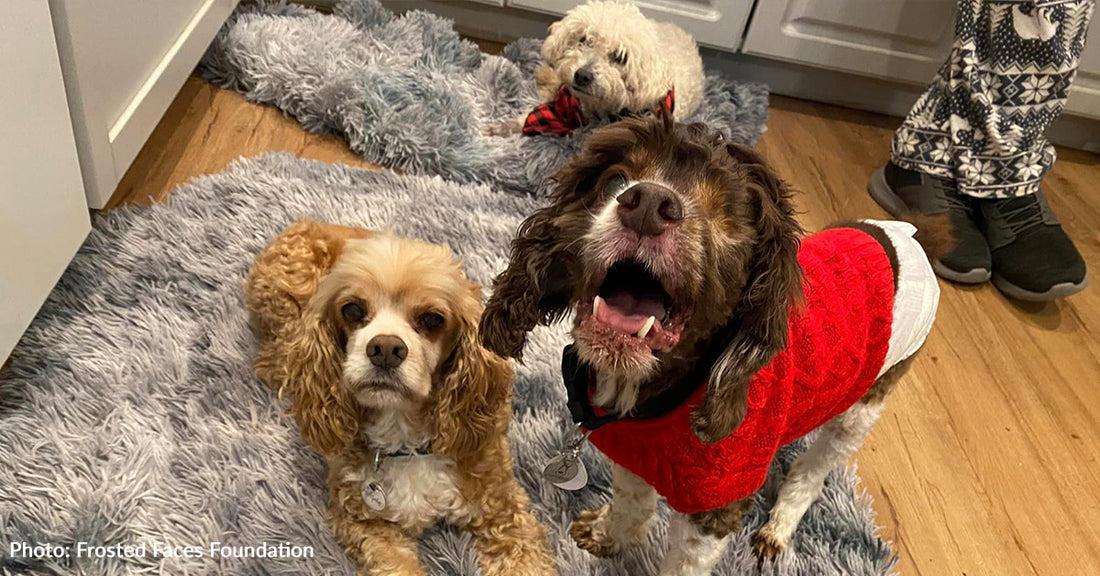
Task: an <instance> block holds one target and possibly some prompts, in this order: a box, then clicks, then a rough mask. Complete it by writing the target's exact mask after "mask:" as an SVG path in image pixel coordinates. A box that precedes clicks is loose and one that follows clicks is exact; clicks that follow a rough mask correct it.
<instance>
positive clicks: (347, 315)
mask: <svg viewBox="0 0 1100 576" xmlns="http://www.w3.org/2000/svg"><path fill="white" fill-rule="evenodd" d="M340 315H341V316H343V317H344V321H345V322H347V323H348V324H356V323H358V322H362V321H363V318H365V317H366V315H367V311H366V310H364V309H363V306H362V305H361V304H359V303H358V302H348V303H347V304H344V305H343V306H341V307H340Z"/></svg>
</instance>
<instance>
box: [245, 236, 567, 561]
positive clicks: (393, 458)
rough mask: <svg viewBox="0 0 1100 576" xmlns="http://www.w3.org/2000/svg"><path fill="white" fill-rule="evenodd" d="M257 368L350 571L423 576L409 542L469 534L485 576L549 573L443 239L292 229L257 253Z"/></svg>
mask: <svg viewBox="0 0 1100 576" xmlns="http://www.w3.org/2000/svg"><path fill="white" fill-rule="evenodd" d="M246 299H247V302H248V308H249V311H250V312H251V314H252V320H253V324H254V325H255V327H256V330H257V332H258V333H259V336H260V339H261V348H260V353H259V356H258V357H257V359H256V372H257V373H258V374H259V376H260V378H261V379H262V380H263V381H264V382H266V383H267V384H268V385H269V386H271V387H272V388H274V389H276V390H278V391H279V395H280V397H282V398H289V400H290V413H291V414H292V415H293V417H294V419H295V420H296V421H297V423H298V426H299V427H300V429H301V432H302V436H303V437H304V438H305V440H306V441H307V442H308V443H309V444H310V445H311V446H312V447H313V448H315V449H316V450H318V451H319V452H321V453H322V454H323V455H324V456H325V458H326V459H327V461H328V469H329V494H330V498H329V511H330V513H331V516H332V527H333V530H334V531H335V533H336V537H337V539H338V540H339V542H340V543H341V544H342V545H343V546H344V547H345V549H346V550H347V552H348V554H349V555H350V556H352V557H353V558H355V559H356V560H357V561H358V562H359V563H360V566H361V568H360V570H359V573H360V574H364V575H368V574H369V575H375V576H383V575H385V576H393V575H399V576H403V575H409V576H411V575H420V574H424V570H423V568H422V567H421V566H420V563H419V559H418V557H417V545H416V540H415V539H416V537H417V536H418V535H419V534H420V533H421V532H422V531H423V530H424V529H426V528H428V527H429V526H431V525H433V524H435V523H436V522H438V521H440V520H443V521H446V522H450V523H452V524H456V525H458V526H462V527H465V528H467V529H469V530H470V531H471V532H472V533H473V534H474V537H475V541H476V545H477V550H478V554H479V560H480V565H481V573H482V574H484V575H486V576H513V575H523V576H526V575H531V576H547V575H550V574H554V573H555V567H554V561H553V559H552V558H551V556H550V554H549V552H548V549H547V540H546V532H545V530H544V529H543V527H542V526H541V525H540V524H539V523H538V522H537V520H536V519H535V517H534V516H533V515H532V514H531V513H530V511H529V510H528V497H527V494H526V493H524V491H523V490H522V489H521V488H520V487H519V485H518V484H517V483H516V480H515V478H514V477H513V475H512V458H511V455H510V452H509V448H508V423H509V421H510V419H511V391H512V371H511V368H510V366H509V365H508V363H507V362H506V361H504V360H502V359H500V358H498V357H497V356H495V355H493V354H492V353H490V352H488V351H486V350H485V349H483V348H482V347H481V345H480V344H479V343H478V340H477V324H478V319H479V318H480V316H481V288H480V287H479V286H478V285H477V284H476V283H474V282H471V281H469V280H467V279H466V277H465V276H464V275H463V273H462V269H461V266H460V263H459V262H458V260H457V259H456V258H455V257H454V255H453V254H451V252H450V250H448V249H447V248H446V247H444V246H436V245H431V244H426V243H424V242H419V241H416V240H410V239H405V238H399V237H396V236H394V235H392V234H385V233H374V232H370V231H367V230H362V229H358V228H346V227H342V226H333V225H327V224H320V223H317V222H310V221H302V222H298V223H296V224H293V225H292V226H290V227H289V228H287V229H286V230H285V231H284V232H283V233H282V234H281V235H279V237H277V238H276V239H275V240H274V241H273V242H272V243H271V244H270V245H269V246H267V247H266V248H265V249H264V250H263V251H262V252H261V253H260V254H259V255H258V256H257V257H256V262H255V264H254V265H253V267H252V270H251V272H250V274H249V278H248V284H247V287H246Z"/></svg>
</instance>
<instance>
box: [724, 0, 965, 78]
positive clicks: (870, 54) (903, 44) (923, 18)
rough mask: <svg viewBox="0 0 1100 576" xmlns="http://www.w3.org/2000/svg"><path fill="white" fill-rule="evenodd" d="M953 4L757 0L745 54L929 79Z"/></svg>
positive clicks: (948, 33) (939, 0) (944, 47)
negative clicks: (758, 0)
mask: <svg viewBox="0 0 1100 576" xmlns="http://www.w3.org/2000/svg"><path fill="white" fill-rule="evenodd" d="M955 6H956V0H760V2H757V6H756V12H755V14H753V19H752V25H751V26H749V33H748V35H747V36H746V37H745V45H744V48H743V50H744V51H745V52H747V53H750V54H757V55H761V56H771V57H775V58H780V59H783V60H790V61H794V62H799V63H803V64H812V65H815V66H819V67H824V68H831V69H834V70H841V71H845V72H855V73H857V74H865V75H871V76H879V77H883V78H889V79H892V80H902V81H906V82H913V83H918V84H925V83H927V82H929V81H930V80H931V79H932V78H933V76H934V75H935V73H936V71H937V70H939V67H940V66H941V65H942V64H943V62H944V60H945V59H946V58H947V54H948V53H949V52H950V50H951V43H952V41H953V39H954V15H955Z"/></svg>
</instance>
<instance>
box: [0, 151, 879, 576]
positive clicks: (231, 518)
mask: <svg viewBox="0 0 1100 576" xmlns="http://www.w3.org/2000/svg"><path fill="white" fill-rule="evenodd" d="M536 203H537V200H535V199H532V198H528V197H522V196H515V195H510V194H501V193H497V192H493V191H491V190H490V189H489V188H488V187H486V186H484V185H459V184H457V183H452V182H445V181H443V180H442V179H441V178H439V177H423V176H421V177H413V176H399V175H396V174H393V173H391V172H371V171H366V170H360V169H353V168H348V167H344V166H329V165H326V164H323V163H319V162H312V161H305V160H300V159H297V158H295V157H294V156H292V155H289V154H270V155H264V156H260V157H258V158H255V159H251V160H242V161H238V162H237V163H235V164H233V165H232V166H231V167H230V168H228V169H227V170H226V171H225V172H224V173H222V174H217V175H213V176H207V177H203V178H200V179H197V180H195V181H193V182H192V183H190V184H188V185H185V186H183V187H181V188H180V189H178V190H177V191H176V192H175V193H173V194H172V195H171V196H170V199H169V202H168V203H167V204H165V205H156V206H153V207H151V208H143V207H137V208H126V209H121V210H115V211H112V212H109V213H106V214H103V215H101V216H100V217H99V218H98V219H97V221H96V225H95V229H94V230H93V231H92V233H91V235H90V236H89V238H88V240H87V241H86V242H85V244H84V246H83V248H81V250H80V253H79V254H78V255H77V256H76V258H75V260H74V261H73V263H72V264H71V265H70V267H69V269H68V271H67V272H66V273H65V275H64V277H63V278H62V279H61V281H60V283H59V284H58V286H57V287H56V289H54V291H53V294H52V295H51V296H50V298H49V300H48V301H47V303H46V304H45V306H44V307H43V309H42V311H41V312H40V313H39V315H38V317H37V318H36V319H35V321H34V323H33V324H32V325H31V327H30V329H29V330H28V331H27V333H26V335H25V336H24V338H23V340H22V342H21V343H20V344H19V346H18V347H17V348H16V350H15V352H14V354H13V357H12V358H13V362H12V366H11V370H10V372H9V373H8V374H7V375H6V377H4V379H3V380H0V463H2V464H0V574H15V573H30V574H92V575H99V574H118V575H122V574H135V575H136V574H139V573H146V574H148V573H152V574H241V575H245V574H247V575H297V574H352V573H353V572H354V567H353V565H352V563H351V562H350V561H349V560H348V559H347V558H346V557H345V555H344V553H343V550H342V549H341V548H340V547H339V546H338V545H337V544H336V542H335V540H334V539H333V537H332V535H331V533H330V531H329V528H328V526H327V524H326V520H325V505H326V489H325V464H324V461H323V459H322V458H321V457H320V456H319V455H317V454H316V453H314V452H313V451H312V450H310V449H309V448H307V447H306V445H305V444H304V443H303V441H302V439H301V437H300V435H299V434H298V432H297V430H296V428H295V426H294V423H293V421H292V420H291V419H290V418H289V417H287V416H285V415H284V413H283V406H282V405H281V404H280V402H279V399H278V398H277V397H276V395H275V394H273V393H272V391H271V390H269V389H268V388H267V386H265V385H264V384H263V383H262V382H260V381H259V380H258V379H257V378H256V377H255V375H254V372H253V369H252V358H253V356H254V355H255V353H256V350H257V342H256V337H255V336H254V335H253V333H252V331H251V329H250V327H249V324H248V315H247V312H246V310H245V305H244V298H243V294H242V286H243V283H244V280H245V276H246V272H247V270H248V267H249V265H250V264H251V261H252V259H253V257H254V256H255V254H256V253H257V252H258V251H259V250H260V249H261V248H262V247H263V246H264V245H265V244H266V243H267V242H268V241H269V240H270V239H271V238H273V237H274V236H275V235H276V234H278V232H279V231H280V230H282V229H283V228H284V227H285V226H286V225H287V224H289V223H291V222H292V221H294V220H296V219H299V218H303V217H311V218H315V219H319V220H322V221H328V222H336V223H342V224H351V225H360V226H366V227H371V228H379V229H383V228H391V227H392V229H393V230H394V231H396V232H397V233H399V234H403V235H408V236H415V237H419V238H423V239H426V240H429V241H432V242H441V243H447V244H449V245H450V246H451V247H452V248H453V249H454V250H455V251H456V252H457V253H458V254H460V255H461V256H462V257H463V260H464V262H465V267H466V270H467V272H468V273H469V275H470V276H471V277H472V278H474V279H476V280H477V281H480V282H482V283H487V282H489V280H490V279H491V278H492V277H493V276H494V274H495V273H496V272H498V271H500V270H502V269H503V267H504V266H505V263H506V246H507V245H508V241H509V240H510V238H511V236H512V234H513V232H514V230H515V229H516V227H517V225H518V224H519V222H520V220H521V219H522V217H523V215H524V214H526V213H529V212H530V211H531V210H532V209H534V208H535V207H536ZM566 340H567V338H566V334H565V331H564V330H563V329H561V328H558V329H554V330H546V329H540V330H538V331H537V332H536V334H535V335H534V336H533V337H532V340H531V342H532V346H531V348H530V349H529V350H528V352H527V354H526V358H527V361H526V364H525V365H521V366H519V367H518V380H517V382H516V395H515V405H514V407H513V408H514V409H513V413H514V416H515V420H514V423H513V426H512V433H511V441H512V446H513V448H514V454H515V460H516V470H517V473H518V474H519V476H520V481H521V483H522V485H523V486H524V488H525V489H526V490H527V491H528V492H529V493H530V494H531V496H532V500H533V502H534V507H535V511H536V513H537V514H538V516H539V518H540V519H541V520H542V521H543V522H544V523H546V524H547V525H549V526H550V527H551V530H550V531H551V534H552V539H553V548H554V550H555V551H556V554H557V557H558V558H559V560H560V566H561V574H563V575H564V576H574V575H588V574H592V575H595V574H602V575H622V576H644V575H648V574H654V573H655V571H656V568H657V566H658V565H659V561H660V559H661V558H662V557H663V556H664V554H665V551H666V547H667V544H666V529H667V519H668V510H667V508H666V507H665V505H664V504H662V505H661V511H660V514H661V520H660V521H659V522H657V523H656V525H655V526H654V527H653V528H652V529H651V531H650V534H649V544H648V545H647V546H636V547H633V548H630V549H629V550H627V551H626V552H625V553H624V554H623V555H622V556H621V557H619V558H615V559H610V560H599V559H596V558H594V557H592V556H590V555H588V554H587V553H585V552H582V551H581V550H579V549H578V548H577V547H576V546H574V545H573V543H572V542H571V541H570V539H569V537H568V535H567V528H568V525H569V522H570V520H571V519H573V518H575V517H576V516H577V514H578V513H579V512H580V510H582V509H584V508H589V507H595V506H599V505H601V504H602V503H604V502H605V501H607V500H608V498H609V492H608V489H609V486H610V478H609V470H608V466H607V464H606V463H605V462H604V461H603V460H602V458H601V457H599V455H598V454H596V453H595V452H594V450H593V449H592V448H591V447H588V448H586V449H585V451H584V453H583V457H584V459H585V463H586V465H587V466H588V467H589V470H591V471H592V475H593V479H592V482H591V484H590V486H589V487H588V488H586V489H584V490H582V491H579V492H565V491H562V490H559V489H557V488H555V487H553V486H551V485H549V484H547V483H545V482H543V481H542V480H541V479H540V475H539V473H538V471H539V470H541V467H542V465H543V463H544V462H545V461H546V460H547V459H548V458H550V457H551V456H552V455H553V453H554V452H555V450H556V448H557V447H558V446H559V445H560V444H559V440H560V438H561V436H562V434H563V432H564V430H566V428H567V426H568V424H569V422H568V413H567V411H566V409H565V394H564V390H563V387H562V386H561V383H560V382H561V381H560V368H559V362H560V353H561V346H562V345H563V344H564V343H565V342H566ZM802 449H803V445H802V443H795V444H794V445H792V446H789V447H787V448H786V449H784V450H783V451H782V452H781V454H780V457H779V458H778V460H777V462H776V463H775V464H774V465H773V470H772V477H771V478H770V479H769V480H768V483H767V485H766V487H765V489H764V491H763V493H762V496H761V497H760V498H759V500H758V502H757V505H756V507H755V509H754V510H753V511H752V513H751V514H750V515H749V516H748V522H747V525H746V526H745V528H744V529H743V530H742V531H741V532H740V533H738V534H736V535H735V537H734V539H733V544H732V546H730V549H729V550H728V552H727V553H726V556H725V558H724V559H723V560H722V562H721V564H720V567H719V568H718V569H717V570H716V572H715V573H716V574H719V575H723V576H732V575H734V574H755V573H758V572H757V567H756V562H755V560H754V558H753V556H752V554H751V551H750V539H751V535H752V534H753V533H755V531H756V530H758V529H759V528H760V526H761V525H762V523H763V521H764V520H765V515H766V511H767V509H768V508H769V507H770V506H771V503H772V501H773V499H774V498H775V494H776V487H777V482H778V481H779V479H780V478H781V477H782V475H783V470H785V469H786V468H787V467H788V466H789V465H790V462H791V460H792V458H793V457H794V456H795V454H797V453H798V452H799V451H801V450H802ZM858 480H859V479H858V477H857V475H856V473H855V472H854V471H853V470H851V469H838V470H836V471H835V472H834V473H833V474H831V475H830V476H829V480H828V483H827V485H826V489H825V493H824V496H823V497H822V498H821V499H820V500H819V501H818V502H816V503H815V504H814V505H813V507H812V508H811V509H810V511H809V513H808V514H807V515H806V518H805V520H803V522H802V525H801V527H800V529H799V532H798V535H797V536H796V537H795V546H794V550H793V553H787V554H784V555H783V556H781V557H780V559H779V560H778V562H777V563H776V564H769V565H766V566H764V568H763V571H762V573H764V574H776V575H783V576H795V575H800V576H828V575H835V576H839V575H857V576H882V575H885V574H888V573H890V572H891V570H892V566H893V564H894V559H893V553H892V551H891V548H890V546H889V545H888V544H886V543H884V542H883V541H882V540H880V539H879V538H878V537H877V536H876V535H875V524H874V521H873V509H872V506H871V501H870V499H869V498H868V497H867V496H866V495H864V494H862V493H861V492H859V491H857V482H858ZM265 541H266V542H268V543H276V544H277V543H281V542H288V543H290V544H293V545H299V546H304V545H309V546H312V547H313V548H314V554H315V555H314V557H312V558H306V559H286V558H284V559H280V558H266V559H264V558H254V559H246V560H218V559H212V558H210V557H209V555H206V556H204V557H203V558H192V559H186V558H161V557H153V555H152V554H151V553H147V555H146V557H144V558H136V559H117V558H81V559H76V558H73V557H72V555H75V553H76V546H77V545H78V544H77V543H79V542H85V543H89V544H92V545H115V544H123V545H138V544H141V543H146V545H147V547H152V545H153V542H163V543H168V544H170V545H181V546H182V545H191V546H201V547H203V548H204V549H207V548H208V547H209V543H210V542H221V543H225V544H231V545H235V546H236V545H256V544H260V543H262V542H265ZM12 542H27V543H49V544H53V545H61V546H67V547H70V549H71V550H72V555H71V556H70V557H69V558H64V559H39V560H35V559H31V558H25V557H18V556H15V557H13V556H11V555H10V554H9V551H10V545H11V543H12ZM149 552H151V551H149ZM421 556H422V558H423V560H424V562H425V564H426V565H428V566H429V567H430V572H431V574H433V575H444V574H445V575H460V574H462V575H470V574H476V572H477V570H476V568H475V565H476V564H475V558H474V555H473V552H472V550H471V545H470V541H469V538H468V537H467V536H466V535H465V534H464V533H462V532H460V531H457V530H455V529H452V528H449V527H437V528H434V529H432V530H431V531H430V532H429V533H428V534H426V535H425V537H424V538H423V547H422V549H421Z"/></svg>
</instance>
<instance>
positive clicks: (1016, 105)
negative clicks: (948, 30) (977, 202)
mask: <svg viewBox="0 0 1100 576" xmlns="http://www.w3.org/2000/svg"><path fill="white" fill-rule="evenodd" d="M1095 7H1096V0H1073V1H1067V0H1039V1H1035V0H1016V1H1012V0H959V9H958V13H957V16H956V17H955V44H954V46H953V47H952V49H951V56H950V57H949V58H948V60H947V62H945V63H944V65H943V68H941V69H940V71H939V73H938V74H937V76H936V79H935V80H934V81H933V82H932V85H931V86H929V87H928V90H927V91H925V93H924V94H923V95H922V96H921V97H920V99H919V100H917V103H916V104H914V105H913V109H912V110H911V111H910V112H909V116H908V117H907V118H906V119H905V123H904V124H902V126H901V128H899V129H898V131H897V133H896V134H895V135H894V141H893V145H892V146H891V151H890V152H891V158H892V159H893V161H894V163H895V164H897V165H898V166H901V167H902V168H908V169H910V170H916V171H919V172H923V173H926V174H931V175H933V176H940V177H944V178H953V179H954V180H955V181H956V182H957V183H958V186H959V191H960V192H962V193H963V194H968V195H970V196H975V197H979V198H1008V197H1012V196H1023V195H1026V194H1033V193H1035V192H1036V191H1038V190H1039V182H1040V181H1041V180H1042V178H1043V176H1044V175H1046V173H1047V171H1049V170H1050V167H1051V166H1052V165H1053V164H1054V158H1055V154H1054V147H1053V146H1051V145H1050V143H1048V142H1047V141H1046V140H1045V139H1044V138H1043V133H1044V132H1045V131H1046V129H1047V127H1048V126H1050V125H1051V123H1053V122H1054V120H1056V119H1057V118H1058V116H1059V115H1060V114H1061V113H1062V107H1063V106H1064V105H1065V102H1066V94H1067V93H1068V92H1069V88H1070V85H1071V84H1073V79H1074V77H1075V76H1076V75H1077V61H1078V59H1079V58H1080V56H1081V51H1082V50H1083V49H1084V46H1085V37H1086V36H1087V35H1088V27H1089V17H1090V16H1091V15H1092V11H1093V9H1094V8H1095Z"/></svg>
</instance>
